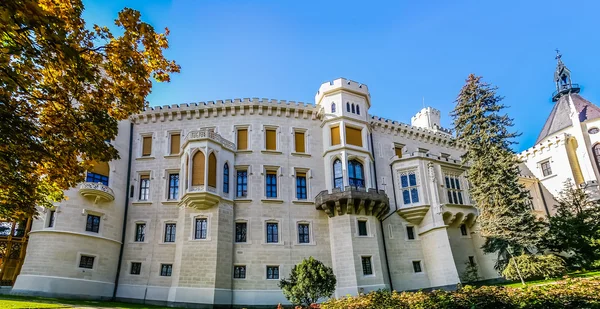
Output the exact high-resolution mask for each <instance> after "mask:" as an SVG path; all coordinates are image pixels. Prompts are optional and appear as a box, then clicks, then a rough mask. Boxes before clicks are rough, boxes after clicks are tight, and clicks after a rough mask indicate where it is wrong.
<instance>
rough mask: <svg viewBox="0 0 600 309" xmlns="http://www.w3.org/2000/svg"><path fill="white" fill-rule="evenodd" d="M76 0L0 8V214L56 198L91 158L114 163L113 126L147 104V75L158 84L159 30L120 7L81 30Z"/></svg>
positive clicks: (165, 68)
mask: <svg viewBox="0 0 600 309" xmlns="http://www.w3.org/2000/svg"><path fill="white" fill-rule="evenodd" d="M83 10H84V7H83V4H82V2H81V1H80V0H11V1H2V2H1V3H0V119H1V121H0V216H4V217H14V216H23V215H32V214H35V212H36V210H35V206H36V205H38V206H50V205H51V204H52V203H53V202H55V201H60V200H61V199H63V190H65V189H68V188H70V187H73V186H74V185H76V184H77V183H78V182H80V181H82V180H83V179H84V172H85V170H86V169H88V168H89V167H90V165H91V164H93V163H92V162H99V161H110V160H114V159H117V158H118V157H119V154H118V152H117V151H116V149H115V148H114V147H113V146H112V145H111V144H110V143H108V142H106V141H110V140H112V139H114V138H115V136H116V135H117V122H118V121H119V120H123V119H127V118H128V117H129V116H130V115H132V114H134V113H138V112H140V111H142V110H143V108H144V107H145V106H146V105H147V101H146V97H147V96H148V94H149V93H150V91H151V89H152V79H154V80H156V81H159V82H168V81H169V80H170V75H171V74H172V73H175V72H179V66H178V65H177V64H176V63H175V62H174V61H170V60H167V59H166V58H165V57H164V56H163V51H164V50H165V49H166V48H168V46H169V44H168V40H167V35H168V33H169V32H168V29H165V33H157V32H155V30H154V28H153V27H152V26H151V25H149V24H147V23H144V22H142V21H141V20H140V13H139V12H138V11H136V10H133V9H129V8H125V9H123V10H122V11H121V12H119V14H118V17H117V19H116V20H115V25H116V28H118V31H119V33H122V35H119V36H116V35H113V34H112V33H111V31H110V30H109V29H108V27H104V26H98V25H93V26H91V27H88V25H86V23H85V21H84V20H83V18H82V16H81V14H82V12H83Z"/></svg>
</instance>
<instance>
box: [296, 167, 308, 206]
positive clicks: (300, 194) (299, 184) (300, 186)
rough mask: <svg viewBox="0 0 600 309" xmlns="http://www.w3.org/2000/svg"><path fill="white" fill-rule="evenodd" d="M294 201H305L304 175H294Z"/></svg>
mask: <svg viewBox="0 0 600 309" xmlns="http://www.w3.org/2000/svg"><path fill="white" fill-rule="evenodd" d="M296 199H299V200H305V199H306V173H298V172H297V173H296Z"/></svg>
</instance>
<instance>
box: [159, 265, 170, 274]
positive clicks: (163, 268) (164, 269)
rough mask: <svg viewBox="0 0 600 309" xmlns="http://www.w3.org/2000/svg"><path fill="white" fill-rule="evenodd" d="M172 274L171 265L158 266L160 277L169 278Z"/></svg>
mask: <svg viewBox="0 0 600 309" xmlns="http://www.w3.org/2000/svg"><path fill="white" fill-rule="evenodd" d="M172 272H173V264H160V275H161V276H163V277H171V273H172Z"/></svg>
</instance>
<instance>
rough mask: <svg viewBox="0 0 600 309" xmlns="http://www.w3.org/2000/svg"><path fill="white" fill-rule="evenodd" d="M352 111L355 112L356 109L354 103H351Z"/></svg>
mask: <svg viewBox="0 0 600 309" xmlns="http://www.w3.org/2000/svg"><path fill="white" fill-rule="evenodd" d="M352 113H353V114H355V113H356V110H355V109H354V103H352Z"/></svg>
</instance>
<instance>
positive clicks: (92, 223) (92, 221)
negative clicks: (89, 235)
mask: <svg viewBox="0 0 600 309" xmlns="http://www.w3.org/2000/svg"><path fill="white" fill-rule="evenodd" d="M99 230H100V216H95V215H89V214H88V215H87V222H86V224H85V231H86V232H94V233H98V231H99Z"/></svg>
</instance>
